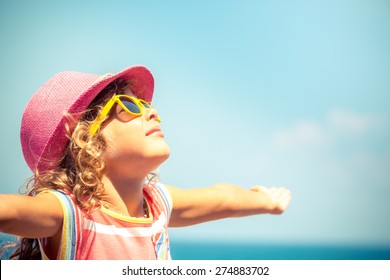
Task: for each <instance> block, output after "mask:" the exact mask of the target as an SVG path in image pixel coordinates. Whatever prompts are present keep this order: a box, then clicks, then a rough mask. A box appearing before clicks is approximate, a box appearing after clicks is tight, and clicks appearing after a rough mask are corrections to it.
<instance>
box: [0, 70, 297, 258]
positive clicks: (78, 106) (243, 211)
mask: <svg viewBox="0 0 390 280" xmlns="http://www.w3.org/2000/svg"><path fill="white" fill-rule="evenodd" d="M153 89H154V79H153V76H152V74H151V73H150V72H149V70H148V69H146V68H145V67H143V66H133V67H129V68H127V69H125V70H123V71H121V72H119V73H117V74H107V75H104V76H98V75H93V74H85V73H79V72H62V73H59V74H57V75H55V76H54V77H52V78H51V79H50V80H49V81H47V82H46V83H45V84H44V85H43V86H42V87H41V88H40V89H39V90H38V92H37V93H35V94H34V96H33V97H32V99H31V100H30V102H29V103H28V105H27V107H26V109H25V111H24V114H23V118H22V124H21V144H22V149H23V154H24V158H25V160H26V162H27V164H28V166H29V167H30V169H31V170H32V171H33V173H34V177H33V178H32V179H31V180H30V182H29V183H28V185H27V196H25V195H0V231H2V232H5V233H9V234H14V235H18V236H21V237H22V239H21V242H20V246H19V248H18V249H17V250H16V251H15V253H14V254H13V258H17V259H170V250H169V239H168V231H167V228H168V226H171V227H181V226H189V225H193V224H197V223H201V222H206V221H211V220H216V219H221V218H227V217H240V216H247V215H254V214H262V213H271V214H280V213H282V212H283V211H284V210H285V209H286V208H287V206H288V204H289V202H290V199H291V196H290V192H289V191H288V190H286V189H284V188H270V189H267V188H264V187H261V186H255V187H253V188H251V189H250V190H245V189H242V188H239V187H236V186H232V185H229V184H216V185H214V186H211V187H209V188H199V189H190V190H185V189H180V188H176V187H173V186H168V185H163V184H161V183H159V182H158V181H157V180H156V176H155V175H154V174H153V171H154V170H156V168H158V166H160V165H161V164H162V163H163V162H164V161H165V160H167V159H168V157H169V154H170V149H169V147H168V145H167V144H166V142H165V140H164V134H163V132H162V130H161V128H160V122H161V118H160V116H159V115H158V112H157V110H156V109H155V108H154V107H152V106H151V105H150V104H151V101H152V97H153Z"/></svg>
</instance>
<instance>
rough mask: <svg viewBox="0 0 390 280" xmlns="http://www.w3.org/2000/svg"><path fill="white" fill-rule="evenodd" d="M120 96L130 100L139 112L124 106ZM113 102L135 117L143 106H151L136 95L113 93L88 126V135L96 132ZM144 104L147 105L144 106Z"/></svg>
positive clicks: (158, 119)
mask: <svg viewBox="0 0 390 280" xmlns="http://www.w3.org/2000/svg"><path fill="white" fill-rule="evenodd" d="M121 98H125V99H129V100H130V101H132V102H133V103H134V104H135V105H136V106H137V107H138V109H139V111H140V112H139V113H134V112H132V111H130V110H129V109H128V108H127V107H126V105H125V104H123V102H122V100H121ZM115 104H119V105H120V106H121V107H122V109H123V110H125V111H126V112H127V113H129V114H130V115H133V116H136V117H139V116H141V115H142V113H143V110H144V109H145V108H148V109H150V108H152V105H151V104H150V103H148V102H146V101H145V100H143V99H139V98H136V97H133V96H129V95H125V94H121V95H114V96H113V97H112V98H111V99H110V100H109V101H108V102H107V103H106V105H104V107H103V109H102V111H101V112H100V114H99V116H98V117H97V118H96V120H95V122H94V123H93V124H92V125H91V127H90V128H89V135H90V136H93V135H95V134H96V132H97V131H98V129H99V127H100V125H101V124H102V123H103V121H104V120H105V119H106V117H107V116H108V114H109V113H110V111H111V109H112V107H114V105H115ZM144 104H146V105H148V106H149V107H146V106H145V105H144ZM156 121H158V122H161V119H160V117H159V116H156Z"/></svg>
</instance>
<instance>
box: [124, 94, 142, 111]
mask: <svg viewBox="0 0 390 280" xmlns="http://www.w3.org/2000/svg"><path fill="white" fill-rule="evenodd" d="M121 101H122V103H123V105H125V106H126V108H127V110H129V111H130V112H132V113H135V114H139V113H141V110H140V108H138V106H137V104H135V103H134V102H133V100H131V99H128V98H121Z"/></svg>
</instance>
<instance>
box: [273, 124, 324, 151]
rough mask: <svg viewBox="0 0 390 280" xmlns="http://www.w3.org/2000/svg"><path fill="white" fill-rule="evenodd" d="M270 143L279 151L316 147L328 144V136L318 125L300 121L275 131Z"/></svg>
mask: <svg viewBox="0 0 390 280" xmlns="http://www.w3.org/2000/svg"><path fill="white" fill-rule="evenodd" d="M271 142H272V145H274V146H276V148H281V149H296V148H305V147H306V148H307V147H318V146H324V145H326V144H327V143H328V136H327V135H326V133H325V131H324V128H323V127H322V126H321V124H320V123H318V122H315V121H302V122H298V123H296V124H294V125H293V126H291V127H287V128H281V129H277V130H275V131H274V133H273V135H272V136H271Z"/></svg>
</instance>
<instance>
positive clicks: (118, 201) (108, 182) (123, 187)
mask: <svg viewBox="0 0 390 280" xmlns="http://www.w3.org/2000/svg"><path fill="white" fill-rule="evenodd" d="M102 183H103V184H104V200H105V201H106V202H108V204H109V208H110V209H111V210H113V211H115V212H119V213H122V214H125V215H129V216H132V217H143V216H144V195H143V188H144V178H142V179H141V178H129V177H126V178H117V177H115V178H112V177H109V176H106V175H104V176H103V178H102Z"/></svg>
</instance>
